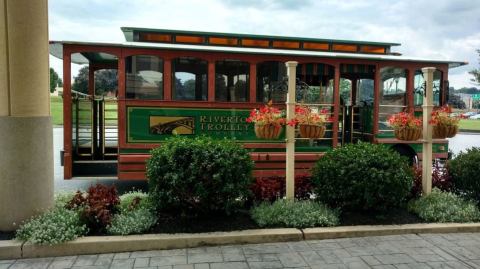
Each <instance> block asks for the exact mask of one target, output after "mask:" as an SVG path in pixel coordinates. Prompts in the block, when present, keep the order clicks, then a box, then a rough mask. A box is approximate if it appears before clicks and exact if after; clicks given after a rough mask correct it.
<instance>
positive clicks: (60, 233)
mask: <svg viewBox="0 0 480 269" xmlns="http://www.w3.org/2000/svg"><path fill="white" fill-rule="evenodd" d="M87 232H88V229H87V226H86V225H85V224H83V223H82V222H81V220H80V215H79V213H78V212H75V211H73V210H68V209H65V208H63V207H55V208H54V209H52V210H50V211H47V212H46V213H44V214H42V215H40V216H38V217H34V218H32V219H30V220H28V221H26V222H25V223H24V224H23V225H21V226H20V228H19V229H18V230H17V232H16V238H17V240H21V241H27V242H30V243H34V244H41V245H53V244H59V243H62V242H66V241H71V240H74V239H75V238H77V237H80V236H82V235H85V234H86V233H87Z"/></svg>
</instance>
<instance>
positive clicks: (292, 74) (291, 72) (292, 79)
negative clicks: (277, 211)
mask: <svg viewBox="0 0 480 269" xmlns="http://www.w3.org/2000/svg"><path fill="white" fill-rule="evenodd" d="M285 65H286V66H287V75H288V93H287V102H286V106H287V122H289V121H291V120H292V119H294V118H295V104H296V100H295V94H296V93H295V90H296V69H297V65H298V62H294V61H289V62H286V63H285ZM286 139H287V152H286V154H287V164H286V166H287V171H286V176H285V177H286V181H287V182H286V194H287V199H293V198H294V197H295V127H294V126H290V125H288V124H287V126H286Z"/></svg>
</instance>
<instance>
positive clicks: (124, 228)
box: [107, 207, 157, 235]
mask: <svg viewBox="0 0 480 269" xmlns="http://www.w3.org/2000/svg"><path fill="white" fill-rule="evenodd" d="M156 223H157V216H156V214H155V212H154V211H152V210H149V209H147V208H143V207H140V208H137V209H134V210H130V211H128V210H127V211H122V212H121V213H120V214H117V215H115V216H114V217H113V219H112V222H111V224H110V225H109V226H107V233H109V234H114V235H127V234H140V233H144V232H146V231H148V230H150V229H151V228H152V227H153V226H154V225H155V224H156Z"/></svg>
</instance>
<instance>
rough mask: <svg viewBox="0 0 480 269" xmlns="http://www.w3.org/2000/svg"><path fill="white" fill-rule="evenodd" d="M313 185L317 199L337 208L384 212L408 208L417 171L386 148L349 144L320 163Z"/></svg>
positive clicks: (382, 146) (315, 171) (314, 171)
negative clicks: (409, 196) (399, 207)
mask: <svg viewBox="0 0 480 269" xmlns="http://www.w3.org/2000/svg"><path fill="white" fill-rule="evenodd" d="M312 183H313V186H314V192H315V194H316V196H317V198H318V199H319V200H320V201H322V202H324V203H326V204H328V205H330V206H332V207H334V208H344V209H348V210H376V211H382V210H387V209H389V208H392V207H398V206H401V205H404V203H405V202H406V198H407V197H408V195H409V194H410V192H411V189H412V184H413V171H412V169H411V167H409V165H408V161H407V160H406V159H405V158H404V157H401V156H400V155H399V154H398V153H397V152H394V151H393V150H391V149H389V148H388V147H386V146H384V145H375V144H370V143H358V144H349V145H346V146H343V147H339V148H336V149H334V150H332V151H329V152H327V153H326V154H325V155H324V156H323V157H322V158H320V159H319V160H318V161H317V163H316V165H315V167H314V169H313V171H312Z"/></svg>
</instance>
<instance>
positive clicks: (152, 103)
mask: <svg viewBox="0 0 480 269" xmlns="http://www.w3.org/2000/svg"><path fill="white" fill-rule="evenodd" d="M124 101H125V102H126V105H127V106H147V107H183V108H225V109H227V108H238V109H252V108H256V107H259V106H262V105H263V103H245V102H208V101H179V100H171V101H167V100H133V99H127V100H124ZM276 106H277V107H279V108H284V107H285V104H278V105H276Z"/></svg>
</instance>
